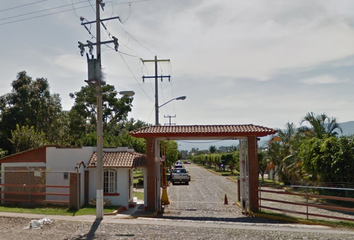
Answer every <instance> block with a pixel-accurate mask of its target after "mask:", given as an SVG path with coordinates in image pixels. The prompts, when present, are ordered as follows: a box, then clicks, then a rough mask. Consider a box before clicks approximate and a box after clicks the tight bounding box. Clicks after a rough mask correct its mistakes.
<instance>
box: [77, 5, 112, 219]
mask: <svg viewBox="0 0 354 240" xmlns="http://www.w3.org/2000/svg"><path fill="white" fill-rule="evenodd" d="M100 7H102V9H103V7H104V3H103V0H96V20H95V21H92V22H85V23H84V22H82V23H81V25H86V24H92V23H96V43H93V42H90V41H87V44H83V43H81V42H78V43H79V48H80V53H81V56H83V54H84V52H85V49H84V48H85V47H88V48H89V49H90V54H91V55H92V49H93V46H96V57H97V59H93V56H92V58H91V59H90V58H89V57H88V54H87V62H88V80H86V81H85V82H87V83H88V84H89V86H90V87H91V89H92V91H94V92H95V94H96V96H97V165H96V174H97V175H96V179H97V180H96V219H103V130H102V125H103V124H102V121H103V117H102V107H103V106H102V85H105V84H106V83H105V82H104V81H103V80H102V74H101V65H102V64H101V44H107V43H114V45H115V50H116V51H118V39H117V38H116V37H114V36H113V37H112V39H113V40H110V41H105V42H101V28H100V27H101V22H102V21H108V20H110V19H113V18H109V19H103V20H101V19H100Z"/></svg>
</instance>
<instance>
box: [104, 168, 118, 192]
mask: <svg viewBox="0 0 354 240" xmlns="http://www.w3.org/2000/svg"><path fill="white" fill-rule="evenodd" d="M117 186H118V172H117V170H113V169H105V170H104V171H103V194H105V195H109V194H117V193H118V191H117V190H118V189H117Z"/></svg>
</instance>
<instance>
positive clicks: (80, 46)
mask: <svg viewBox="0 0 354 240" xmlns="http://www.w3.org/2000/svg"><path fill="white" fill-rule="evenodd" d="M78 43H79V46H78V47H79V49H80V54H81V57H83V56H84V52H85V46H84V44H83V43H82V42H78Z"/></svg>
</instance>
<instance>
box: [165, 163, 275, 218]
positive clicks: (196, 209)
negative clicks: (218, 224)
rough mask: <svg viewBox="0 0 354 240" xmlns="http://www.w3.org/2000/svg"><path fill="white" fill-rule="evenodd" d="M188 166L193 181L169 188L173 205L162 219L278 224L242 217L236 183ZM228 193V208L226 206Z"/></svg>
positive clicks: (202, 169)
mask: <svg viewBox="0 0 354 240" xmlns="http://www.w3.org/2000/svg"><path fill="white" fill-rule="evenodd" d="M185 167H186V169H187V171H188V172H189V174H190V175H191V182H190V183H189V185H184V184H176V185H172V184H171V185H170V186H169V187H168V191H167V192H168V197H169V200H170V204H169V205H167V206H165V207H164V212H163V214H162V216H161V217H163V218H169V219H186V220H202V221H224V222H254V223H256V222H257V223H271V222H279V221H276V220H271V219H263V218H252V217H248V216H244V215H242V212H241V208H239V207H238V205H235V201H236V199H237V183H236V182H233V181H231V180H229V179H227V178H224V177H221V176H219V175H216V174H214V173H211V172H209V171H208V170H206V169H204V168H202V167H198V166H197V165H194V164H191V165H185ZM225 194H226V196H227V202H228V204H227V205H225V204H224V203H225Z"/></svg>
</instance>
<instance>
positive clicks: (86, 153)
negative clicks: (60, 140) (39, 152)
mask: <svg viewBox="0 0 354 240" xmlns="http://www.w3.org/2000/svg"><path fill="white" fill-rule="evenodd" d="M95 149H96V148H95V147H82V148H56V147H47V149H46V162H47V185H63V186H69V185H70V172H75V173H76V172H77V171H76V169H75V167H76V165H77V163H79V162H81V161H82V162H84V164H85V166H87V164H88V162H89V160H90V157H91V155H92V153H93V152H94V150H95ZM64 173H69V178H68V179H64ZM82 183H84V182H82ZM47 192H52V193H68V189H65V188H47ZM47 200H59V201H60V200H68V197H66V196H47Z"/></svg>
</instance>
